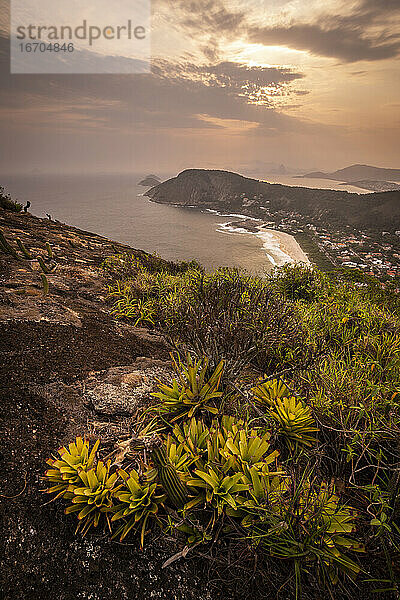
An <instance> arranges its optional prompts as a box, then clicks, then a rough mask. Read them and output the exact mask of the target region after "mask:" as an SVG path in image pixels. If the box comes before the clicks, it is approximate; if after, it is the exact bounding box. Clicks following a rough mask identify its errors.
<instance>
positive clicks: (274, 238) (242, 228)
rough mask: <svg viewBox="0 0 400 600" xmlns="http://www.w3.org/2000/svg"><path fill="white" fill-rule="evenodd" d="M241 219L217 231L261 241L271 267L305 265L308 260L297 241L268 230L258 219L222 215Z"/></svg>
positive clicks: (228, 223) (289, 236) (283, 233)
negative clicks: (252, 236) (246, 235)
mask: <svg viewBox="0 0 400 600" xmlns="http://www.w3.org/2000/svg"><path fill="white" fill-rule="evenodd" d="M223 216H236V217H241V220H237V221H228V222H225V223H220V224H219V227H218V229H217V231H219V232H220V233H228V234H251V235H254V236H256V237H258V238H259V239H261V240H262V242H263V244H262V248H263V251H264V252H265V254H266V255H267V258H268V260H269V262H270V263H271V265H272V267H281V266H282V265H284V264H286V263H299V262H301V263H306V264H310V260H309V258H308V256H307V254H306V253H305V252H304V250H303V249H302V248H301V246H300V244H299V243H298V242H297V240H296V239H295V238H294V237H293V236H292V235H290V234H289V233H285V232H284V231H278V230H277V229H270V228H268V227H266V226H265V223H260V219H255V218H252V217H246V216H245V215H223Z"/></svg>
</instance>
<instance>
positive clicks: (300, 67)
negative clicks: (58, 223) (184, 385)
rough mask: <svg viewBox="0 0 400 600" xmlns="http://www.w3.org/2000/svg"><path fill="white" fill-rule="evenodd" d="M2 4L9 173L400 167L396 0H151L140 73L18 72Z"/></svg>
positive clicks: (0, 118) (2, 124) (1, 135)
mask: <svg viewBox="0 0 400 600" xmlns="http://www.w3.org/2000/svg"><path fill="white" fill-rule="evenodd" d="M110 7H111V8H112V10H113V12H115V11H118V1H116V2H112V3H110ZM0 10H1V20H0V26H1V29H0V31H1V37H0V53H1V54H0V55H1V74H0V81H1V83H0V140H1V141H0V144H1V145H0V153H1V160H0V170H1V172H3V173H10V172H31V171H33V170H38V171H40V172H54V171H55V172H80V171H86V172H91V171H118V172H119V171H121V172H122V171H132V172H154V173H157V174H158V173H159V174H162V173H171V174H172V173H175V172H178V171H180V170H182V169H184V168H189V167H204V168H224V169H229V170H237V171H241V172H244V173H259V174H260V175H262V174H263V173H267V172H268V169H269V168H271V167H270V164H271V163H274V164H278V165H279V164H280V163H283V164H285V165H286V166H287V167H289V168H295V169H304V170H309V169H329V170H334V169H337V168H341V167H345V166H347V165H349V164H352V163H367V164H373V165H377V166H382V167H392V168H400V160H399V156H400V153H399V138H400V136H399V134H400V68H399V67H400V61H399V57H400V1H399V0H353V1H352V0H345V1H342V0H264V1H263V0H236V1H233V0H216V1H213V2H208V1H207V0H196V1H194V2H190V0H182V1H176V0H175V1H172V0H170V1H169V0H153V2H152V12H153V17H152V32H151V37H152V73H150V74H137V75H10V67H9V40H8V31H9V25H8V24H9V6H8V3H6V2H4V1H3V0H0ZM126 58H127V59H129V49H128V50H127V54H126Z"/></svg>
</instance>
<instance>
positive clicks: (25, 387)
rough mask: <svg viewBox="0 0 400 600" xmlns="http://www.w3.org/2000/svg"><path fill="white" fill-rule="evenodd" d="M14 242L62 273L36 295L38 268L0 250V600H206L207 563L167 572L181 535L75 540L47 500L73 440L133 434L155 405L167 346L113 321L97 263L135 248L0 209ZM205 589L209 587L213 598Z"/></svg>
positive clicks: (182, 564) (0, 222) (0, 224)
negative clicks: (52, 475) (142, 414)
mask: <svg viewBox="0 0 400 600" xmlns="http://www.w3.org/2000/svg"><path fill="white" fill-rule="evenodd" d="M0 228H1V229H2V231H3V233H4V234H5V236H6V238H7V239H8V240H9V241H10V243H15V238H16V237H17V236H18V237H20V238H21V239H22V240H23V242H24V244H25V247H26V248H27V249H28V250H33V249H34V250H35V252H45V242H46V241H48V242H50V244H51V246H52V248H53V251H54V253H55V255H56V260H57V265H58V266H57V269H56V271H55V272H54V273H53V274H50V275H48V279H49V286H50V289H49V294H48V295H47V296H44V295H43V289H42V284H41V279H40V276H39V273H38V271H37V268H36V266H35V264H34V263H29V262H27V261H17V260H15V259H14V258H13V257H11V256H8V255H5V254H0V283H1V291H0V358H1V360H0V403H1V404H0V406H1V411H0V414H1V431H0V440H1V441H0V445H1V447H0V466H1V483H0V494H1V496H0V500H1V521H2V551H1V554H2V569H1V575H0V588H1V590H2V598H4V599H5V600H17V599H18V600H20V599H21V600H22V599H24V600H25V599H27V600H28V599H32V600H33V599H34V600H72V599H74V600H75V599H76V598H80V599H82V600H109V599H110V598H113V599H115V600H123V599H126V598H141V599H143V600H147V599H151V598H159V599H161V600H171V599H176V600H195V599H196V600H211V598H219V597H221V596H220V595H219V593H218V591H215V590H214V588H211V587H210V584H209V583H208V580H209V577H208V575H207V570H206V567H207V564H202V562H201V559H199V561H196V562H194V561H190V560H181V561H177V562H176V563H174V564H173V565H171V566H170V567H168V568H166V569H162V568H161V567H162V564H163V563H164V562H165V560H166V559H167V558H169V557H170V556H172V555H174V554H175V553H176V552H177V551H179V549H180V548H177V542H176V540H172V539H169V538H168V537H165V536H160V535H159V532H157V531H155V532H154V534H151V535H148V536H146V545H145V549H144V551H143V552H141V551H140V550H139V549H138V545H137V544H135V541H133V543H131V544H118V543H114V542H111V541H110V540H109V539H108V537H107V535H104V533H103V532H101V531H100V532H97V533H93V534H88V535H87V537H85V538H83V539H82V538H81V537H80V536H75V534H74V529H75V525H74V522H73V520H72V519H71V518H70V517H67V516H65V515H64V512H63V506H62V503H59V502H55V503H50V504H49V503H48V497H47V496H45V495H44V494H43V493H42V492H41V491H40V490H41V489H42V488H43V482H42V481H41V476H42V475H43V473H44V469H45V466H46V465H45V460H46V459H47V458H49V457H50V456H51V454H52V453H54V452H55V451H56V450H57V448H59V447H60V446H61V445H63V444H65V443H67V442H69V441H71V440H72V439H74V438H75V436H76V435H80V434H81V435H86V436H89V437H90V438H92V439H93V438H97V437H100V438H101V440H102V442H103V443H105V444H107V443H108V441H109V440H110V439H111V440H112V439H115V438H116V437H117V438H118V436H120V435H121V436H123V435H126V434H127V433H129V431H130V425H131V423H132V422H134V421H135V419H136V416H137V413H138V411H139V410H140V409H141V408H142V407H144V406H145V407H147V406H148V405H149V403H150V402H151V401H152V400H151V396H150V393H151V392H152V391H153V390H154V387H155V382H156V379H157V378H160V379H164V380H165V378H166V377H170V376H171V372H170V364H169V362H168V359H169V348H168V346H167V345H166V344H165V342H164V341H163V339H162V338H161V337H160V335H158V334H157V333H156V332H151V331H149V330H144V329H140V328H134V327H132V326H130V325H129V324H125V323H117V322H116V321H115V320H114V319H113V318H112V316H111V315H110V314H109V310H108V307H107V304H106V303H105V302H104V286H105V280H104V278H103V274H102V271H101V270H100V269H99V265H100V264H101V262H102V260H103V259H104V258H105V257H106V256H108V255H110V254H112V253H114V252H115V251H116V252H121V251H129V252H132V253H136V254H137V255H143V253H141V252H140V251H136V250H133V249H131V248H128V247H127V246H123V245H120V244H117V243H113V242H111V241H110V240H107V239H105V238H102V237H100V236H96V235H94V234H90V233H87V232H82V231H80V230H78V229H76V228H72V227H68V226H66V225H63V224H60V223H54V222H52V221H49V220H42V219H37V218H35V217H33V216H31V215H28V214H27V215H18V214H11V213H9V212H6V211H3V210H1V209H0ZM211 590H212V591H211Z"/></svg>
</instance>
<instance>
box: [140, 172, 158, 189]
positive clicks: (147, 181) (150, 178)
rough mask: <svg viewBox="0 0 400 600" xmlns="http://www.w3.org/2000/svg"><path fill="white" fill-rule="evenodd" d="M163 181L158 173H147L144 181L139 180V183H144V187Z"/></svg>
mask: <svg viewBox="0 0 400 600" xmlns="http://www.w3.org/2000/svg"><path fill="white" fill-rule="evenodd" d="M159 183H161V180H160V178H159V177H157V175H147V177H145V178H144V179H142V181H139V183H138V185H143V186H144V187H154V186H155V185H158V184H159Z"/></svg>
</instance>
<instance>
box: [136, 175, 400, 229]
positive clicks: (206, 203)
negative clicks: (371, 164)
mask: <svg viewBox="0 0 400 600" xmlns="http://www.w3.org/2000/svg"><path fill="white" fill-rule="evenodd" d="M146 195H147V196H149V197H150V198H151V199H152V200H153V201H154V202H158V203H161V204H177V205H180V206H195V207H198V208H202V209H205V208H206V209H207V208H208V209H215V210H218V211H221V212H236V213H241V214H246V215H249V216H254V217H262V216H263V215H264V214H265V213H263V207H265V205H266V204H267V205H268V209H269V211H270V213H274V212H284V213H286V214H288V215H289V214H290V213H298V214H300V215H301V216H302V217H303V218H305V219H309V220H311V221H313V222H315V223H320V224H323V225H328V226H338V227H339V226H343V225H345V224H348V225H350V226H353V227H356V228H359V229H375V230H376V229H378V230H383V229H385V230H388V231H394V230H395V229H396V228H398V225H396V223H397V224H398V222H399V220H400V192H399V191H393V192H382V193H374V194H363V195H361V194H351V193H348V192H346V191H336V190H326V189H310V188H304V187H294V186H293V187H292V186H285V185H281V184H271V183H266V182H263V181H259V180H257V179H250V178H248V177H243V176H242V175H239V174H237V173H231V172H229V171H220V170H206V169H188V170H186V171H182V173H180V174H179V175H178V176H177V177H174V178H172V179H169V180H167V181H165V182H163V183H161V184H159V185H157V186H155V187H153V188H151V189H150V190H148V191H147V192H146Z"/></svg>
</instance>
